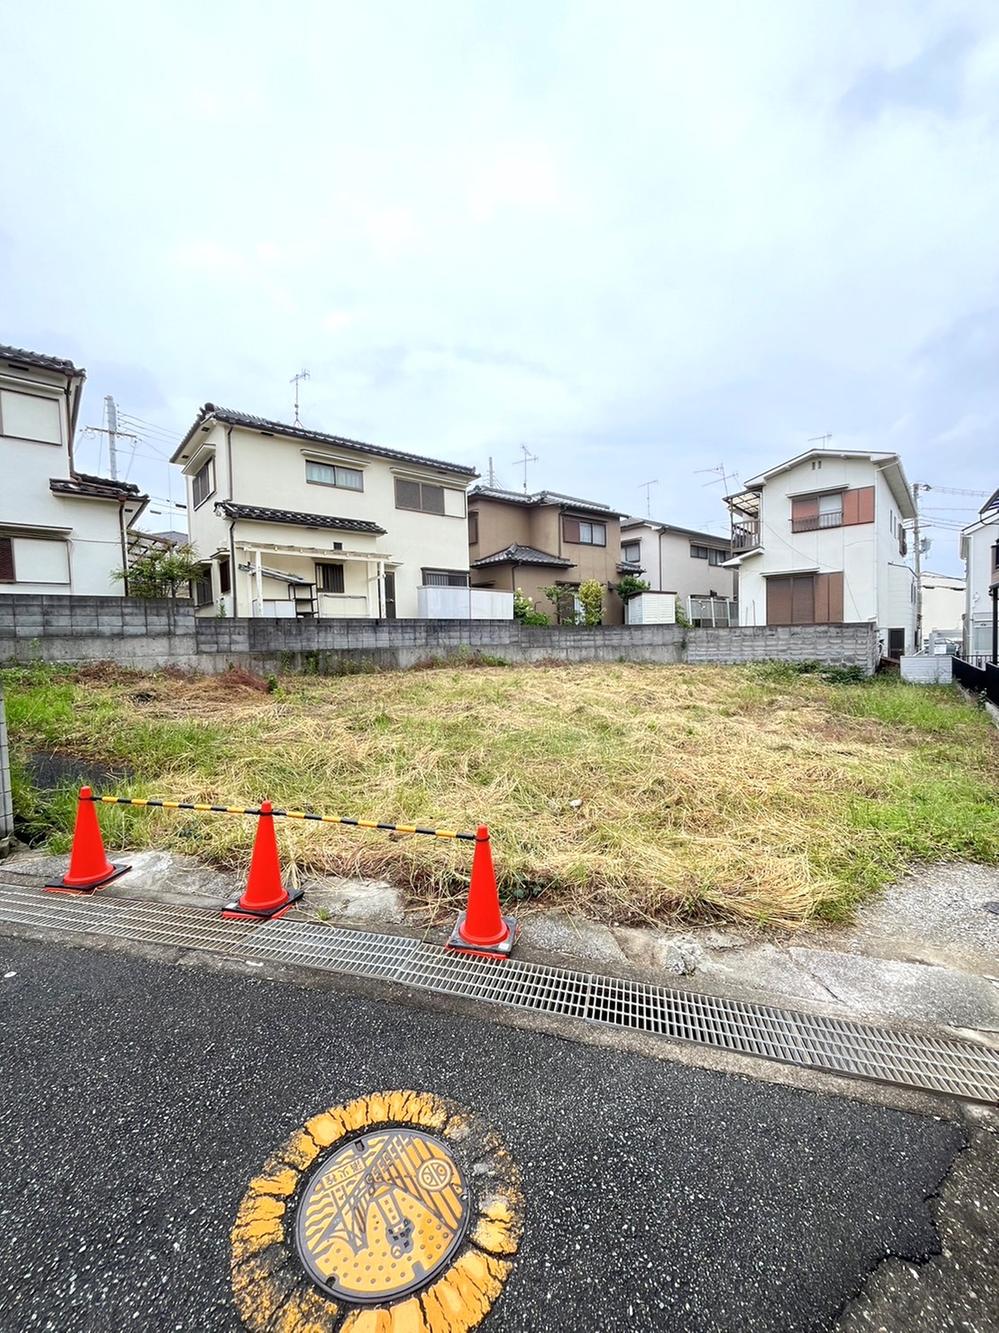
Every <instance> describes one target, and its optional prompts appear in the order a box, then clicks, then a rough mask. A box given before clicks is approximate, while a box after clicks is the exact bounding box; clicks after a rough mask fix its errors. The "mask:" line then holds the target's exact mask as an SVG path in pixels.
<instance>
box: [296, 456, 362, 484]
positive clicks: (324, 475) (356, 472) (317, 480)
mask: <svg viewBox="0 0 999 1333" xmlns="http://www.w3.org/2000/svg"><path fill="white" fill-rule="evenodd" d="M305 480H306V481H307V482H310V483H311V484H312V485H313V486H339V487H340V488H341V489H342V490H345V491H363V490H364V473H363V472H362V471H361V469H360V468H359V467H341V465H340V464H339V463H313V462H311V461H309V460H307V461H306V464H305Z"/></svg>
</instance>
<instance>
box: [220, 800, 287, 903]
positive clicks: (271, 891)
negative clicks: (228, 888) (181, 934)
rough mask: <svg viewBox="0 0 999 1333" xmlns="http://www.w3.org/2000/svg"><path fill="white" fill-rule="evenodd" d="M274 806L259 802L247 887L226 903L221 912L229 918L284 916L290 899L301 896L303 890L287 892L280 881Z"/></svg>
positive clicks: (266, 802) (268, 802) (267, 802)
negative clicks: (240, 895)
mask: <svg viewBox="0 0 999 1333" xmlns="http://www.w3.org/2000/svg"><path fill="white" fill-rule="evenodd" d="M273 809H274V807H273V806H272V805H271V803H270V801H261V802H260V815H259V817H258V819H257V835H256V837H255V838H254V840H253V855H252V856H251V858H250V873H249V875H248V876H247V878H246V889H245V890H244V892H243V896H242V898H240V900H239V901H238V902H235V903H226V905H225V907H223V909H222V915H223V916H224V917H226V918H227V919H228V920H230V921H244V920H246V919H247V917H248V918H249V919H250V920H251V921H266V920H268V919H269V918H271V917H275V916H284V914H285V912H287V910H288V908H289V907H291V906H292V904H293V903H297V902H298V900H299V898H301V896H302V890H301V889H297V890H296V891H295V892H294V893H288V892H287V890H286V889H285V887H284V885H283V884H282V883H281V862H280V861H279V860H278V848H277V838H276V837H275V836H274V816H273V814H272V813H271V811H272V810H273Z"/></svg>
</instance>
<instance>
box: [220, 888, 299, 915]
mask: <svg viewBox="0 0 999 1333" xmlns="http://www.w3.org/2000/svg"><path fill="white" fill-rule="evenodd" d="M243 896H244V897H245V896H246V895H245V894H244V895H243ZM303 896H304V890H303V889H293V890H292V892H291V893H289V894H287V896H286V898H285V901H284V902H283V903H278V905H277V906H276V907H262V908H261V907H244V906H243V899H242V898H240V899H239V901H238V902H234V903H226V905H225V907H223V908H222V916H223V918H224V919H225V920H226V921H274V920H276V919H277V918H278V917H279V916H284V914H285V912H287V911H289V910H290V909H291V908H292V907H294V906H295V904H296V903H297V902H298V900H299V899H300V898H302V897H303Z"/></svg>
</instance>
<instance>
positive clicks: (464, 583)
mask: <svg viewBox="0 0 999 1333" xmlns="http://www.w3.org/2000/svg"><path fill="white" fill-rule="evenodd" d="M423 586H424V587H425V588H467V587H468V574H467V573H465V571H464V570H461V569H425V570H424V571H423Z"/></svg>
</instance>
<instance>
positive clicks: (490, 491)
mask: <svg viewBox="0 0 999 1333" xmlns="http://www.w3.org/2000/svg"><path fill="white" fill-rule="evenodd" d="M468 547H469V552H470V561H471V571H472V585H473V587H478V588H502V589H505V590H507V591H510V592H515V591H517V589H520V590H521V591H522V592H524V593H525V594H526V595H527V596H528V597H531V598H533V599H534V601H535V603H536V604H537V606H538V609H539V610H541V611H545V612H547V614H549V615H559V616H562V617H564V616H565V615H566V614H567V610H568V609H571V608H572V606H573V601H574V597H573V595H574V594H575V593H576V591H577V590H578V588H579V585H580V584H581V583H585V582H587V580H589V579H596V580H597V582H598V583H600V584H601V585H602V587H603V590H604V597H603V608H604V609H603V620H604V623H605V624H608V625H620V624H621V623H622V622H623V620H624V604H623V602H622V601H621V599H620V597H618V595H617V594H616V593H615V592H614V591H613V588H614V586H615V585H616V583H617V582H618V580H619V579H620V578H621V576H622V575H623V574H627V573H635V574H637V573H640V572H641V570H640V567H639V566H638V565H637V564H632V563H628V562H626V561H624V560H623V558H622V555H621V517H620V515H619V514H617V513H615V512H614V511H613V510H612V509H610V508H609V507H608V506H607V505H605V504H599V503H597V502H596V501H593V500H579V499H577V498H575V497H574V496H570V495H561V494H559V493H558V492H557V491H538V492H537V493H536V494H534V495H527V494H521V493H520V492H518V491H504V490H501V489H499V488H498V487H496V486H474V487H473V488H472V489H471V490H470V491H469V493H468ZM552 586H558V587H560V588H562V589H564V590H565V593H566V597H565V598H564V599H563V598H561V597H560V598H559V599H558V603H559V604H558V606H557V607H556V606H554V605H553V604H552V603H551V602H550V601H548V599H547V597H546V595H545V592H544V589H545V588H546V587H549V588H550V587H552Z"/></svg>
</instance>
